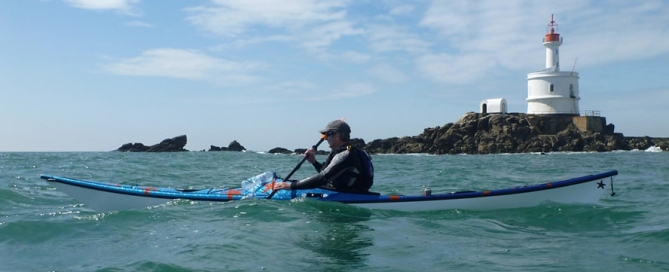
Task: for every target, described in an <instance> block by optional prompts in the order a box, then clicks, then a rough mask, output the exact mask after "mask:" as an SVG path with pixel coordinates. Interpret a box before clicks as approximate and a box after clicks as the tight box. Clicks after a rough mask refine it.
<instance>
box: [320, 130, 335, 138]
mask: <svg viewBox="0 0 669 272" xmlns="http://www.w3.org/2000/svg"><path fill="white" fill-rule="evenodd" d="M335 134H337V132H336V131H334V130H330V131H328V132H325V133H323V135H325V137H330V136H332V135H335Z"/></svg>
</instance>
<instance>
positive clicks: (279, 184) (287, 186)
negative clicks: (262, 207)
mask: <svg viewBox="0 0 669 272" xmlns="http://www.w3.org/2000/svg"><path fill="white" fill-rule="evenodd" d="M274 190H277V191H278V190H290V182H277V183H276V184H274Z"/></svg>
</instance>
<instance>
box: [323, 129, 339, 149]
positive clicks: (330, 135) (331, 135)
mask: <svg viewBox="0 0 669 272" xmlns="http://www.w3.org/2000/svg"><path fill="white" fill-rule="evenodd" d="M340 137H341V135H339V132H337V131H328V132H327V133H325V140H327V141H328V145H329V146H330V148H331V149H336V148H339V146H341V140H340Z"/></svg>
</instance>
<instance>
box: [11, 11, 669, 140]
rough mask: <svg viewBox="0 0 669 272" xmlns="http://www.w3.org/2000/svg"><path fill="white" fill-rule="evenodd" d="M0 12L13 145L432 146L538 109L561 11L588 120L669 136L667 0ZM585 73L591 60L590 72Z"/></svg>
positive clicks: (567, 55)
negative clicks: (437, 134)
mask: <svg viewBox="0 0 669 272" xmlns="http://www.w3.org/2000/svg"><path fill="white" fill-rule="evenodd" d="M1 6H2V8H0V37H2V42H0V60H1V61H0V120H1V121H0V151H109V150H114V149H116V148H118V147H120V146H121V145H122V144H125V143H129V142H140V143H144V144H146V145H152V144H156V143H158V142H160V141H162V140H163V139H166V138H171V137H174V136H178V135H183V134H186V135H188V144H187V145H186V149H189V150H202V149H208V148H209V146H210V145H216V146H227V145H228V144H229V143H230V142H231V141H233V140H237V141H239V142H240V143H241V144H242V145H244V146H245V147H246V148H247V149H250V150H255V151H267V150H269V149H271V148H274V147H285V148H288V149H295V148H304V147H308V146H310V145H312V144H314V143H315V142H317V141H318V137H319V135H318V130H320V129H321V128H323V127H324V126H325V125H326V124H327V123H328V122H329V121H332V120H334V119H339V118H342V117H345V118H346V121H347V122H348V123H349V124H350V125H351V127H352V136H353V137H357V138H362V139H364V140H365V141H367V142H370V141H372V140H374V139H385V138H390V137H402V136H415V135H418V134H421V133H422V132H423V130H424V129H425V128H428V127H436V126H442V125H444V124H446V123H450V122H455V121H457V120H458V119H459V118H460V117H461V116H462V115H463V114H465V113H466V112H470V111H478V107H479V103H480V102H481V101H482V100H484V99H486V98H498V97H503V98H506V99H507V101H508V103H509V111H511V112H525V111H526V110H527V104H526V102H525V99H526V98H527V81H526V77H527V74H528V73H531V72H534V71H538V70H541V69H543V68H544V66H545V49H544V47H543V45H542V44H541V42H542V38H543V35H544V34H545V33H546V26H547V24H548V23H549V22H550V17H551V14H554V16H555V21H556V22H557V23H558V24H559V28H558V31H559V33H560V34H561V36H562V37H563V38H564V43H563V44H562V46H561V47H560V55H561V59H560V61H561V63H562V70H563V71H564V70H570V69H571V68H572V67H575V68H574V70H575V71H576V72H579V75H580V81H579V85H580V97H581V101H580V109H581V111H584V110H599V111H600V112H601V115H602V116H605V117H606V118H607V122H608V123H613V124H615V125H616V131H617V132H622V133H624V134H625V136H645V135H647V136H651V137H669V125H667V124H668V122H667V121H666V119H667V118H668V116H669V76H667V75H669V4H668V3H667V2H666V1H654V0H648V1H583V0H578V1H569V0H567V1H496V0H490V1H428V0H425V1H422V0H421V1H399V0H389V1H384V0H374V1H372V0H357V1H347V0H324V1H320V0H282V1H274V0H264V1H260V0H259V1H251V0H211V1H203V0H202V1H175V0H165V1H146V0H42V1H39V0H23V1H7V2H4V3H3V4H2V5H1ZM574 65H575V66H574Z"/></svg>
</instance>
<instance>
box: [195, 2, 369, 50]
mask: <svg viewBox="0 0 669 272" xmlns="http://www.w3.org/2000/svg"><path fill="white" fill-rule="evenodd" d="M347 2H348V1H345V0H288V1H271V0H259V1H246V0H214V1H212V2H211V5H208V6H198V7H192V8H188V9H186V11H187V12H188V13H189V14H190V15H189V16H188V17H187V20H188V21H190V22H191V23H192V24H194V25H195V26H197V27H200V28H201V29H203V30H205V31H207V32H210V33H213V34H216V35H220V36H223V37H226V38H231V37H232V38H235V39H242V40H254V41H262V40H263V38H259V37H262V36H282V37H291V38H284V40H291V41H296V42H297V43H299V44H300V45H301V46H303V47H305V48H307V49H310V50H312V51H314V52H316V53H322V51H323V49H324V48H326V47H328V46H330V45H331V44H332V43H333V42H334V41H336V40H339V39H341V38H342V37H345V36H351V35H360V34H361V33H362V30H360V29H356V28H355V27H353V24H352V23H351V22H349V21H348V20H346V11H345V10H344V8H345V4H346V3H347ZM250 36H252V37H253V38H249V37H250Z"/></svg>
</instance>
